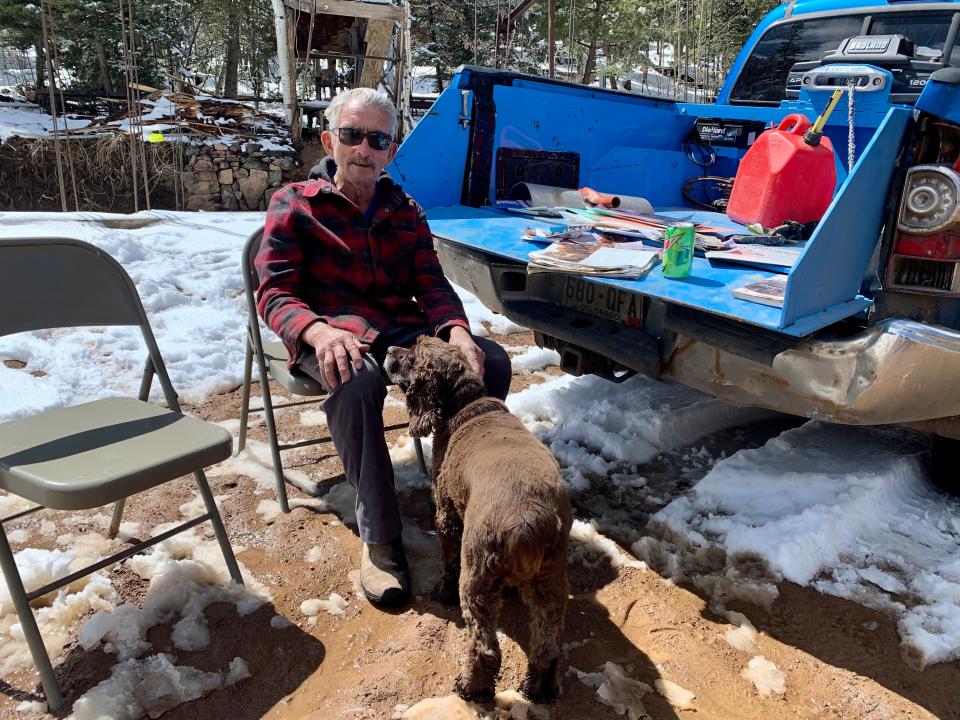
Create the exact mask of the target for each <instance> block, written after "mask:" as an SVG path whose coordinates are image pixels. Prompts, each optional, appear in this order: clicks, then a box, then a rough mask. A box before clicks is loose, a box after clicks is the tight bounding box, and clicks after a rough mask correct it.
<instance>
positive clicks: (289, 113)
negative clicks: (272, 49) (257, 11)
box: [273, 0, 296, 128]
mask: <svg viewBox="0 0 960 720" xmlns="http://www.w3.org/2000/svg"><path fill="white" fill-rule="evenodd" d="M273 26H274V30H275V31H276V35H277V60H278V61H279V62H278V65H279V66H280V92H281V94H282V95H283V112H284V116H285V118H286V121H287V124H288V125H290V127H291V128H292V127H293V117H294V103H295V98H296V89H295V88H293V87H292V86H291V84H290V83H291V78H290V54H291V53H290V42H289V39H288V38H289V32H288V28H287V9H286V7H285V6H284V4H283V0H273ZM293 82H296V76H294V80H293Z"/></svg>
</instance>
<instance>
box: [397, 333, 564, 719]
mask: <svg viewBox="0 0 960 720" xmlns="http://www.w3.org/2000/svg"><path fill="white" fill-rule="evenodd" d="M384 369H385V370H386V373H387V375H388V376H389V377H390V379H391V380H392V381H393V382H394V383H396V384H397V385H399V386H400V389H401V390H402V391H403V393H404V395H405V396H406V400H407V409H408V411H409V413H410V433H411V435H413V436H414V437H423V436H426V435H429V434H430V433H433V478H434V481H433V499H434V502H435V503H436V507H437V513H436V526H437V533H438V535H439V536H440V544H441V549H442V552H443V565H444V574H443V579H442V581H441V585H440V589H439V599H440V600H441V601H443V602H446V603H451V604H452V603H454V602H456V598H457V589H458V586H459V597H460V607H461V609H462V611H463V620H464V623H465V624H466V627H467V633H468V644H467V649H466V654H465V656H464V657H463V660H462V663H461V672H460V676H459V677H458V678H457V681H456V684H455V686H454V690H455V691H456V692H457V694H459V695H460V696H461V697H464V698H469V699H472V700H477V701H485V700H489V699H490V698H492V697H493V693H494V685H495V682H496V679H497V675H498V674H499V672H500V644H499V643H498V641H497V616H498V614H499V611H500V605H501V601H502V594H503V590H504V588H505V587H508V586H510V587H516V588H518V589H519V590H520V594H521V597H522V598H523V601H524V603H525V604H526V606H527V608H528V609H529V611H530V615H531V627H530V649H529V652H528V654H527V657H528V667H527V675H526V677H525V678H524V681H523V684H522V686H521V690H522V691H523V693H524V694H525V695H526V696H527V697H528V698H530V699H531V700H534V701H536V702H545V701H548V700H552V699H553V698H555V697H556V695H557V692H558V690H559V688H558V684H557V662H558V659H559V656H560V644H559V638H560V632H561V630H562V628H563V619H564V613H565V611H566V606H567V593H568V582H567V542H568V538H569V534H570V525H571V523H572V518H573V516H572V512H571V510H570V498H569V497H568V495H567V490H566V488H565V487H564V484H563V480H562V479H561V477H560V469H559V467H558V466H557V462H556V460H554V458H553V456H552V455H551V454H550V452H549V451H548V450H547V449H546V448H545V447H544V446H543V445H542V444H541V443H540V442H539V441H538V440H537V439H536V438H535V437H533V435H531V434H530V432H529V431H528V430H527V429H526V428H525V427H524V426H523V424H522V423H521V422H520V421H519V420H518V419H517V418H516V417H515V416H514V415H513V414H511V413H510V411H509V410H508V409H507V406H506V405H505V404H504V403H503V402H501V401H500V400H497V399H495V398H490V397H486V391H485V388H484V385H483V381H482V380H481V379H480V377H479V376H478V375H477V374H476V373H474V372H473V371H472V370H470V368H469V366H468V365H467V361H466V358H465V357H464V356H463V354H462V353H461V352H460V351H459V350H458V349H457V348H455V347H454V346H452V345H450V344H448V343H445V342H443V341H442V340H438V339H437V338H432V337H421V338H419V340H418V341H417V343H416V345H414V347H412V348H410V349H404V348H391V349H390V351H389V352H388V354H387V358H386V361H385V363H384Z"/></svg>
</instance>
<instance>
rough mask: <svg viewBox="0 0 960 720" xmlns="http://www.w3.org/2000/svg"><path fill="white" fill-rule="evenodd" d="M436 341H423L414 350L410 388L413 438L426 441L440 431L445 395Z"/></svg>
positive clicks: (407, 393)
mask: <svg viewBox="0 0 960 720" xmlns="http://www.w3.org/2000/svg"><path fill="white" fill-rule="evenodd" d="M433 340H434V338H430V337H427V336H425V337H421V338H419V339H418V340H417V343H416V345H414V347H413V352H412V355H413V357H412V358H411V360H412V362H413V366H412V367H411V369H410V375H409V378H410V385H409V387H407V392H406V397H407V412H409V413H410V435H411V436H413V437H426V436H428V435H430V434H432V433H434V432H436V431H437V430H438V429H439V428H438V426H439V423H440V421H441V414H442V413H441V411H440V408H441V404H442V402H443V397H444V394H445V388H444V387H442V383H443V380H444V377H443V374H442V373H439V372H438V369H439V368H438V367H437V358H436V348H435V347H434V344H432V343H431V341H433Z"/></svg>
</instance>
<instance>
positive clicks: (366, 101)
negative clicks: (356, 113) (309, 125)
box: [323, 88, 397, 136]
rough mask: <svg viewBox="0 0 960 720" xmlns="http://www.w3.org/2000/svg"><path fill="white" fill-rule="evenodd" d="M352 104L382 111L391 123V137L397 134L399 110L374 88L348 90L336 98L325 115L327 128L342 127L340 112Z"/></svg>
mask: <svg viewBox="0 0 960 720" xmlns="http://www.w3.org/2000/svg"><path fill="white" fill-rule="evenodd" d="M350 103H353V104H355V105H367V106H369V107H374V108H376V109H377V110H382V111H383V112H384V113H386V115H387V118H388V119H389V121H390V135H391V136H393V135H396V134H397V108H395V107H394V105H393V103H392V102H390V98H388V97H387V96H386V95H384V94H382V93H378V92H377V91H376V90H374V89H373V88H353V90H347V91H345V92H342V93H338V94H337V95H336V96H334V98H333V100H331V101H330V105H329V106H327V109H326V110H325V111H324V113H323V115H324V117H326V118H327V126H328V127H329V128H330V129H331V130H333V129H334V128H337V127H340V125H339V122H340V111H341V110H343V108H344V106H345V105H348V104H350Z"/></svg>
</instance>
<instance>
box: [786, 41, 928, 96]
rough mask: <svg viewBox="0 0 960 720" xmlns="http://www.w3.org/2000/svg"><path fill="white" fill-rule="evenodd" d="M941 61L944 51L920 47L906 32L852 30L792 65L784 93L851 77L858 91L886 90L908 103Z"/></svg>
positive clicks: (817, 87) (826, 85) (838, 82)
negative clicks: (830, 49) (815, 54)
mask: <svg viewBox="0 0 960 720" xmlns="http://www.w3.org/2000/svg"><path fill="white" fill-rule="evenodd" d="M942 67H944V59H943V53H942V52H940V51H934V50H931V49H930V48H925V47H918V46H916V45H915V44H914V42H913V41H912V40H911V39H910V38H908V37H906V36H904V35H900V34H895V35H856V36H854V37H848V38H846V39H845V40H843V41H842V42H841V43H840V45H839V46H838V47H837V49H836V50H834V51H833V52H828V53H826V54H824V55H823V57H821V58H820V59H819V60H812V61H808V62H800V63H796V64H795V65H793V66H792V67H791V68H790V73H789V74H788V75H787V99H791V100H796V99H798V98H799V97H800V91H801V89H807V90H832V89H834V88H836V87H846V85H847V84H848V83H849V82H850V81H851V80H853V81H854V82H855V89H856V91H857V92H880V91H885V92H886V93H889V95H890V101H891V102H894V103H905V104H910V105H912V104H913V103H914V102H916V100H917V98H918V97H919V96H920V93H921V92H922V91H923V88H924V86H926V84H927V80H929V78H930V75H932V74H933V73H934V72H936V71H937V70H939V69H940V68H942ZM883 71H887V72H883ZM887 73H889V75H888V74H887Z"/></svg>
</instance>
